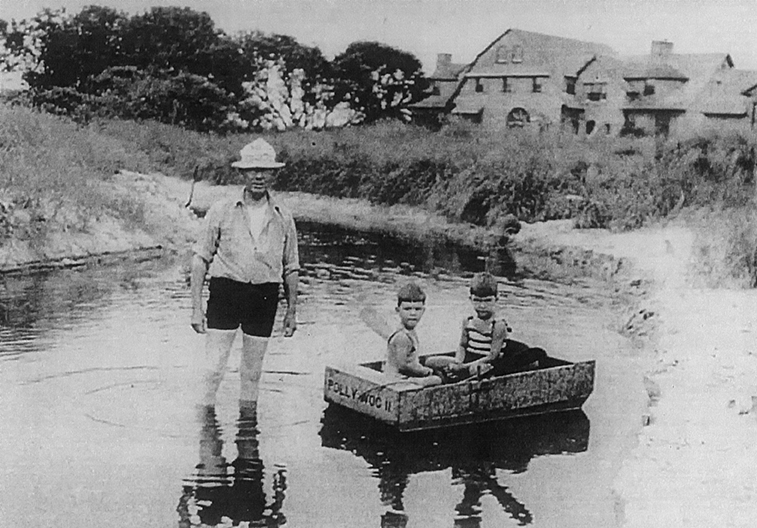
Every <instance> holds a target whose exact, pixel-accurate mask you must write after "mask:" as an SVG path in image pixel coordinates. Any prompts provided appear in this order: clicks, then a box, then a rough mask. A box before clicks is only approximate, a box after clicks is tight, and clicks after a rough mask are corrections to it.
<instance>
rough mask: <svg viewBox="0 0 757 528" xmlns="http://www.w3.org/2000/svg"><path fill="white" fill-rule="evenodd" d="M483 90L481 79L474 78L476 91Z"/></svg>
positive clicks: (481, 91) (480, 91)
mask: <svg viewBox="0 0 757 528" xmlns="http://www.w3.org/2000/svg"><path fill="white" fill-rule="evenodd" d="M483 91H484V83H483V82H481V79H476V93H483Z"/></svg>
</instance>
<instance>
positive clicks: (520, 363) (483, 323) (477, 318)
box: [448, 272, 547, 377]
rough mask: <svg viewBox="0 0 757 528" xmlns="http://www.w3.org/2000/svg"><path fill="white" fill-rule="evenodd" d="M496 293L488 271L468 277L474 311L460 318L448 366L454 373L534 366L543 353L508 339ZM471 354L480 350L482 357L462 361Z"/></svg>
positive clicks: (500, 372)
mask: <svg viewBox="0 0 757 528" xmlns="http://www.w3.org/2000/svg"><path fill="white" fill-rule="evenodd" d="M497 294H498V292H497V279H495V278H494V276H492V275H491V274H490V273H486V272H484V273H476V274H475V275H474V276H473V278H472V279H471V282H470V300H471V303H472V304H473V310H474V311H475V312H476V315H472V316H468V317H466V318H465V319H463V327H462V333H461V336H460V344H459V345H458V348H457V352H456V354H455V362H454V363H452V364H451V365H449V367H448V370H449V371H451V373H453V375H456V376H455V377H460V376H461V375H462V377H466V375H469V376H473V375H477V374H478V375H483V374H488V375H494V376H501V375H504V374H509V373H512V372H516V371H518V370H525V369H528V368H534V367H536V368H538V366H539V362H540V361H541V360H542V359H544V358H546V357H547V353H546V352H545V351H544V350H543V349H541V348H531V347H529V346H528V345H526V344H524V343H521V342H519V341H513V340H512V339H508V336H509V334H510V332H511V329H510V327H509V326H508V325H507V322H506V321H505V320H504V319H503V318H501V317H498V316H497V313H496V312H497V296H498V295H497ZM473 354H476V357H479V356H480V355H481V354H483V357H479V359H475V360H472V361H467V362H466V359H468V358H470V357H471V355H473Z"/></svg>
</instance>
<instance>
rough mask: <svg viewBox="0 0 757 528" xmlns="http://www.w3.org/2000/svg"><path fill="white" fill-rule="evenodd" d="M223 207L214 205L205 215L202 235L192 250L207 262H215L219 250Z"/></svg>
mask: <svg viewBox="0 0 757 528" xmlns="http://www.w3.org/2000/svg"><path fill="white" fill-rule="evenodd" d="M220 212H221V208H220V207H216V206H215V205H214V206H212V207H211V208H210V209H209V210H208V213H207V214H206V215H205V223H204V224H203V227H202V231H201V232H200V236H199V238H198V239H197V242H196V243H195V245H194V246H193V247H192V252H193V253H194V254H195V255H198V256H199V257H200V258H202V259H203V260H204V261H205V262H208V263H210V262H213V257H215V254H216V251H218V240H219V238H220V233H221V214H220Z"/></svg>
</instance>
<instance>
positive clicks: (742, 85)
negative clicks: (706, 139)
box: [692, 69, 757, 116]
mask: <svg viewBox="0 0 757 528" xmlns="http://www.w3.org/2000/svg"><path fill="white" fill-rule="evenodd" d="M755 85H757V71H752V70H735V69H728V70H722V71H719V72H717V73H716V74H715V76H713V77H712V78H711V79H710V81H709V82H708V83H707V84H706V85H705V86H704V87H703V89H702V91H701V92H700V93H699V94H698V95H697V97H696V99H695V100H694V102H693V105H692V107H693V109H695V110H697V111H699V112H702V113H704V114H718V115H734V116H739V115H745V114H746V113H748V105H749V98H748V97H747V95H746V93H747V92H748V91H749V89H750V88H751V87H753V86H755Z"/></svg>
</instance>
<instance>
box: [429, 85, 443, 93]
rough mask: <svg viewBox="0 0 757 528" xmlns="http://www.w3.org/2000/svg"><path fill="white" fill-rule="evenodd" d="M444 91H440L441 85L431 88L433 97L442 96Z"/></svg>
mask: <svg viewBox="0 0 757 528" xmlns="http://www.w3.org/2000/svg"><path fill="white" fill-rule="evenodd" d="M441 93H442V91H441V90H440V89H439V85H438V84H435V85H434V86H433V88H431V95H441Z"/></svg>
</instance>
